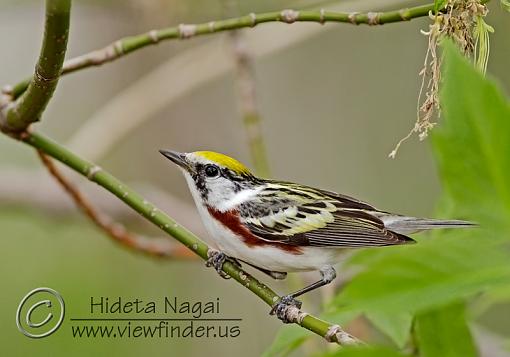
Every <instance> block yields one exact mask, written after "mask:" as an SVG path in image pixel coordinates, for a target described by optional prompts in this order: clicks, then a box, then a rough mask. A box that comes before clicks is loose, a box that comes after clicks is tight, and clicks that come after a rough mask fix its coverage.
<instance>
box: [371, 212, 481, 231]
mask: <svg viewBox="0 0 510 357" xmlns="http://www.w3.org/2000/svg"><path fill="white" fill-rule="evenodd" d="M379 218H380V219H381V220H382V221H383V223H384V226H385V227H386V228H387V229H389V230H390V231H393V232H397V233H400V234H411V233H416V232H419V231H424V230H429V229H438V228H469V227H476V226H477V224H476V223H474V222H469V221H461V220H444V219H430V218H416V217H406V216H398V215H386V216H382V217H379Z"/></svg>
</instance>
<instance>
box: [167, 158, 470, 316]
mask: <svg viewBox="0 0 510 357" xmlns="http://www.w3.org/2000/svg"><path fill="white" fill-rule="evenodd" d="M160 153H161V154H163V155H164V156H165V157H166V158H168V159H170V160H171V161H172V162H173V163H175V164H176V165H177V166H178V167H179V168H180V169H181V171H182V172H183V174H184V177H185V179H186V181H187V184H188V186H189V190H190V192H191V195H192V197H193V199H194V201H195V204H196V207H197V210H198V212H199V214H200V217H201V219H202V221H203V223H204V225H205V227H206V229H207V231H208V233H209V235H210V236H211V239H212V240H213V241H214V243H215V245H216V246H217V248H218V250H217V251H214V252H213V253H212V254H211V255H210V257H209V259H208V261H207V263H206V264H207V266H212V267H214V268H215V269H216V270H217V271H218V273H219V274H220V275H221V276H223V277H224V278H228V274H226V273H225V272H223V271H222V266H223V264H224V263H225V261H227V260H229V261H232V262H234V263H235V264H237V265H239V266H241V262H244V263H246V264H248V265H250V266H252V267H254V268H256V269H258V270H260V271H262V272H263V273H265V274H267V275H269V276H270V277H272V278H274V279H284V278H285V277H286V276H287V273H289V272H300V271H318V272H319V273H320V276H321V279H320V280H318V281H316V282H314V283H312V284H310V285H308V286H305V287H304V288H302V289H300V290H298V291H296V292H293V293H291V294H287V295H284V296H282V297H281V298H280V300H279V301H277V302H276V303H275V304H274V305H273V307H272V309H271V311H270V313H271V314H276V316H277V317H278V318H279V319H280V320H282V321H283V322H290V321H288V320H287V318H286V309H287V307H288V306H291V305H293V306H296V307H298V308H301V302H300V301H299V300H297V299H296V298H297V297H299V296H301V295H303V294H304V293H307V292H310V291H312V290H315V289H317V288H320V287H321V286H324V285H327V284H329V283H331V282H332V281H333V280H334V279H335V278H336V271H335V268H334V265H335V264H336V263H338V262H339V260H340V258H341V256H342V255H343V254H344V253H345V251H346V250H348V249H351V248H364V247H381V246H392V245H402V244H410V243H414V242H415V241H414V240H413V239H412V238H410V237H409V236H408V235H409V234H412V233H416V232H419V231H423V230H429V229H435V228H465V227H472V226H475V225H476V224H475V223H473V222H468V221H462V220H440V219H428V218H417V217H410V216H405V215H400V214H394V213H389V212H385V211H382V210H379V209H376V208H375V207H374V206H372V205H370V204H368V203H366V202H363V201H360V200H358V199H356V198H353V197H350V196H346V195H343V194H339V193H336V192H332V191H328V190H323V189H319V188H314V187H311V186H306V185H301V184H297V183H293V182H286V181H276V180H270V179H265V178H261V177H257V176H256V175H254V174H253V173H252V172H251V171H250V170H249V169H248V168H247V167H246V166H245V165H243V164H242V163H241V162H239V161H237V160H236V159H234V158H231V157H229V156H227V155H224V154H220V153H217V152H212V151H195V152H189V153H181V152H177V151H172V150H160Z"/></svg>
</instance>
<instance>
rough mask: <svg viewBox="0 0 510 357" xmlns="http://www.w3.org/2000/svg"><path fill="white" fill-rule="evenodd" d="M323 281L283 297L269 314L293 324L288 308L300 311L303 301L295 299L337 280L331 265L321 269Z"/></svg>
mask: <svg viewBox="0 0 510 357" xmlns="http://www.w3.org/2000/svg"><path fill="white" fill-rule="evenodd" d="M320 273H321V277H322V279H321V280H319V281H316V282H315V283H312V284H310V285H308V286H305V287H304V288H303V289H301V290H298V291H296V292H293V293H292V294H288V295H285V296H282V297H281V298H280V300H278V302H276V304H274V305H273V308H272V309H271V311H270V312H269V314H270V315H276V316H277V317H278V319H280V320H281V321H283V323H286V324H288V323H292V322H293V321H289V320H288V319H287V314H286V312H287V308H288V307H289V306H296V307H297V308H298V309H300V308H301V301H299V300H296V299H295V298H296V297H298V296H300V295H303V294H305V293H307V292H310V291H312V290H315V289H318V288H320V287H321V286H324V285H328V284H329V283H331V282H332V281H333V280H335V278H336V271H335V269H334V268H333V267H332V266H331V265H326V266H324V267H322V268H321V269H320Z"/></svg>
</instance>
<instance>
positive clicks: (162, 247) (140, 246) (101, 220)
mask: <svg viewBox="0 0 510 357" xmlns="http://www.w3.org/2000/svg"><path fill="white" fill-rule="evenodd" d="M37 154H38V155H39V158H40V159H41V161H42V163H43V165H44V166H45V167H46V169H48V172H49V173H50V174H51V176H53V178H54V179H55V180H56V181H57V182H58V183H59V184H60V186H62V188H63V189H64V190H65V191H66V192H67V193H68V194H69V196H70V197H71V198H72V200H73V201H74V203H75V204H76V206H78V208H79V209H80V210H81V211H83V213H84V214H85V215H86V216H87V217H89V218H90V220H91V221H92V222H94V224H95V225H96V226H97V227H99V228H100V229H102V230H103V231H104V232H105V233H106V234H107V235H108V236H110V237H111V238H112V239H113V240H114V241H116V242H118V243H120V244H122V245H124V246H126V247H129V248H130V249H133V250H136V251H139V252H143V253H146V254H148V255H152V256H158V257H165V258H170V257H171V258H179V259H193V258H196V255H195V254H194V253H192V252H191V251H190V250H189V249H188V248H186V247H184V246H182V245H180V244H174V243H173V242H171V241H169V240H168V239H165V238H147V237H142V236H139V235H134V234H132V233H131V232H129V231H127V230H126V228H125V227H124V226H123V225H122V224H120V223H118V222H114V221H113V220H112V219H110V218H109V217H108V216H106V215H104V214H101V213H100V212H98V211H97V210H96V209H95V208H94V206H93V205H92V204H91V203H90V202H89V201H88V200H87V199H86V198H85V196H83V194H82V193H81V192H80V191H79V190H78V189H77V188H76V187H74V186H73V184H72V183H71V182H70V181H69V180H68V179H67V178H66V177H64V175H63V174H62V173H61V172H60V171H59V169H58V168H57V166H56V165H55V164H54V163H53V161H52V160H51V159H50V158H49V157H48V156H47V155H46V154H44V153H43V152H42V151H41V150H37Z"/></svg>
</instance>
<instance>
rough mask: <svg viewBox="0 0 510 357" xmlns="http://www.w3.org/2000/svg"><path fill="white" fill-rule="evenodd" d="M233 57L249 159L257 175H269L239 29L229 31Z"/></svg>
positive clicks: (249, 60) (250, 67) (250, 65)
mask: <svg viewBox="0 0 510 357" xmlns="http://www.w3.org/2000/svg"><path fill="white" fill-rule="evenodd" d="M229 34H230V39H231V43H232V50H233V57H234V60H235V64H236V74H237V86H238V88H239V107H240V112H241V115H242V117H243V124H244V127H245V131H246V136H247V138H248V145H249V148H250V154H251V159H252V162H253V167H254V168H255V172H256V173H257V174H258V175H259V176H263V177H270V171H269V162H268V160H267V152H266V145H265V143H264V137H263V136H262V126H261V118H260V113H259V111H258V110H257V96H256V89H255V80H254V73H253V61H252V58H251V56H250V53H249V52H248V49H247V48H246V43H245V41H243V39H242V36H243V34H242V33H241V32H240V31H239V30H235V31H231V32H230V33H229Z"/></svg>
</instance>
